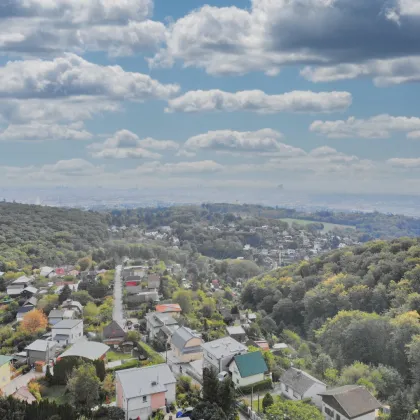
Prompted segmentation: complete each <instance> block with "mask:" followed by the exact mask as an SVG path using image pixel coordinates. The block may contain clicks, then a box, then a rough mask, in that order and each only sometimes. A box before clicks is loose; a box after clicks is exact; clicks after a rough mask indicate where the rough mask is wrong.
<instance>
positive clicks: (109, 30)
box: [0, 0, 166, 55]
mask: <svg viewBox="0 0 420 420" xmlns="http://www.w3.org/2000/svg"><path fill="white" fill-rule="evenodd" d="M152 12H153V1H152V0H121V1H114V0H48V1H45V0H6V2H3V3H2V4H1V5H0V51H3V52H6V53H17V54H22V53H25V54H40V53H41V54H52V53H54V54H57V53H60V52H64V51H72V52H77V53H81V52H84V51H107V52H108V53H110V54H114V55H115V54H116V55H121V54H133V53H138V52H144V51H154V50H156V49H157V48H158V47H159V46H160V45H161V44H162V43H163V42H164V41H165V39H166V28H165V25H164V24H163V23H161V22H155V21H152V20H150V19H149V18H150V17H151V15H152Z"/></svg>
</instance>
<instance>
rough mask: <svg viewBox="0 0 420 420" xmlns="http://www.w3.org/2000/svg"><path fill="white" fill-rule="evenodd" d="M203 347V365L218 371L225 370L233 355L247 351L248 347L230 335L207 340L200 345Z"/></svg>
mask: <svg viewBox="0 0 420 420" xmlns="http://www.w3.org/2000/svg"><path fill="white" fill-rule="evenodd" d="M201 347H202V348H203V359H204V363H203V367H204V368H210V369H214V370H216V371H217V373H220V372H222V371H227V369H228V365H229V363H230V362H231V361H232V358H233V357H234V356H237V355H239V354H244V353H247V352H248V348H247V347H246V346H245V345H244V344H242V343H239V342H238V341H236V340H235V339H233V338H232V337H224V338H219V339H218V340H214V341H209V342H208V343H204V344H202V346H201Z"/></svg>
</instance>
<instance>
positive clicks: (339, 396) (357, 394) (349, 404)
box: [319, 385, 382, 419]
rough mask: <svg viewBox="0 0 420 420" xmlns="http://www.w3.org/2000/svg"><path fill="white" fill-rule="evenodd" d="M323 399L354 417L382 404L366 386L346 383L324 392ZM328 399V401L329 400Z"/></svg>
mask: <svg viewBox="0 0 420 420" xmlns="http://www.w3.org/2000/svg"><path fill="white" fill-rule="evenodd" d="M319 395H321V396H322V397H323V398H322V399H323V400H324V401H325V402H326V403H327V404H328V405H330V406H333V408H334V409H336V410H337V411H340V412H341V413H342V414H343V415H345V416H346V417H348V418H350V419H353V418H355V417H359V416H362V415H363V414H367V413H370V412H372V411H374V410H376V409H378V408H380V407H382V405H381V404H380V403H379V401H378V400H377V399H376V398H375V397H374V396H373V395H372V394H371V393H370V392H369V391H368V390H367V389H366V388H364V387H362V386H358V385H345V386H341V387H339V388H333V389H330V390H328V391H324V392H322V393H321V394H319ZM327 400H328V401H327Z"/></svg>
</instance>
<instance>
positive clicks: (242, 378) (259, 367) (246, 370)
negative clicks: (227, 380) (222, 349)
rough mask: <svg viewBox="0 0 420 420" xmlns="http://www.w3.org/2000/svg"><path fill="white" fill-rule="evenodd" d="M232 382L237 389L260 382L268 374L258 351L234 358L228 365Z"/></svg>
mask: <svg viewBox="0 0 420 420" xmlns="http://www.w3.org/2000/svg"><path fill="white" fill-rule="evenodd" d="M229 372H231V374H232V382H233V384H234V385H235V387H237V388H241V387H243V386H249V385H254V384H257V383H258V382H262V381H263V380H264V379H265V374H266V372H268V367H267V364H266V363H265V360H264V357H263V355H262V353H261V352H260V351H254V352H251V353H244V354H239V355H237V356H234V358H233V360H232V361H231V362H230V364H229Z"/></svg>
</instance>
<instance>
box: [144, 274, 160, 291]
mask: <svg viewBox="0 0 420 420" xmlns="http://www.w3.org/2000/svg"><path fill="white" fill-rule="evenodd" d="M159 286H160V276H158V275H157V274H149V275H148V276H147V288H148V289H159Z"/></svg>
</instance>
